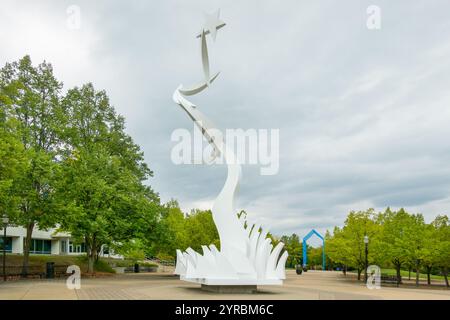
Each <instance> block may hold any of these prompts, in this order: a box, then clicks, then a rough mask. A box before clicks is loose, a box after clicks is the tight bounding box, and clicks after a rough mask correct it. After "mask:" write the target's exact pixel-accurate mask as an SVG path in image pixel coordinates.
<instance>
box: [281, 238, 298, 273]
mask: <svg viewBox="0 0 450 320" xmlns="http://www.w3.org/2000/svg"><path fill="white" fill-rule="evenodd" d="M280 241H281V242H283V243H284V250H286V251H287V252H288V254H289V256H288V258H287V260H286V267H288V268H294V267H295V265H297V264H302V244H301V242H300V237H299V236H298V235H297V234H295V233H293V234H292V235H290V236H282V237H281V239H280Z"/></svg>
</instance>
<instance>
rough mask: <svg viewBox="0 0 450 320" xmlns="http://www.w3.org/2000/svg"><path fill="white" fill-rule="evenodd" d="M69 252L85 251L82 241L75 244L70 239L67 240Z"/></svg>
mask: <svg viewBox="0 0 450 320" xmlns="http://www.w3.org/2000/svg"><path fill="white" fill-rule="evenodd" d="M69 252H70V253H74V252H75V253H82V252H86V245H85V244H84V243H80V244H75V243H73V242H72V241H69Z"/></svg>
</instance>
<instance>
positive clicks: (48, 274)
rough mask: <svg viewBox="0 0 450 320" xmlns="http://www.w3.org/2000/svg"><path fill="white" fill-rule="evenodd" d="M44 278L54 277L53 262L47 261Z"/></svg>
mask: <svg viewBox="0 0 450 320" xmlns="http://www.w3.org/2000/svg"><path fill="white" fill-rule="evenodd" d="M46 269H47V270H46V273H45V274H46V278H47V279H53V278H54V277H55V263H54V262H47V268H46Z"/></svg>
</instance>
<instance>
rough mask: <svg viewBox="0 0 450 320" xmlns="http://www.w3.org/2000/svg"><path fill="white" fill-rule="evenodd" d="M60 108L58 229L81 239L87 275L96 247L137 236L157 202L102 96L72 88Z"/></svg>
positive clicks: (138, 156)
mask: <svg viewBox="0 0 450 320" xmlns="http://www.w3.org/2000/svg"><path fill="white" fill-rule="evenodd" d="M63 106H64V109H65V111H66V113H67V114H68V115H69V116H68V117H67V123H66V124H65V130H64V132H63V137H64V143H65V146H66V148H65V150H64V154H63V157H62V163H63V165H62V174H61V177H60V179H59V181H60V185H59V188H58V190H59V192H60V194H61V195H62V196H63V197H64V199H65V201H66V202H67V203H69V204H70V205H69V207H70V210H67V212H66V216H65V219H64V220H63V221H61V228H62V229H64V230H67V231H70V232H71V234H72V235H73V236H74V237H77V238H80V239H83V240H84V242H85V244H86V249H87V256H88V272H94V262H95V260H96V259H97V257H98V254H99V252H100V250H101V246H102V245H104V244H106V245H113V244H117V243H125V242H126V241H131V240H133V239H135V238H136V236H137V235H142V233H143V230H144V229H143V228H142V222H145V221H147V222H148V221H154V220H155V215H157V214H158V211H157V210H154V209H155V207H157V203H159V199H158V197H157V195H156V194H154V192H153V191H152V190H151V189H150V188H148V187H146V186H144V185H143V181H145V180H146V179H147V178H148V177H150V176H151V175H152V172H151V171H150V169H149V168H148V167H147V165H146V164H145V162H144V160H143V153H142V152H141V151H140V148H139V146H138V145H136V144H135V143H134V142H133V140H132V139H131V137H130V136H128V135H127V134H126V133H125V131H124V129H125V123H124V118H123V117H122V116H119V115H117V114H116V113H115V111H114V108H113V107H112V106H111V105H110V104H109V99H108V97H107V95H106V93H105V92H104V91H96V90H95V89H94V87H93V86H92V84H87V85H83V86H82V87H81V88H74V89H71V90H69V91H68V93H67V95H66V97H65V98H64V99H63ZM67 186H70V187H67Z"/></svg>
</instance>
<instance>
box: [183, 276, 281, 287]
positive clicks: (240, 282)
mask: <svg viewBox="0 0 450 320" xmlns="http://www.w3.org/2000/svg"><path fill="white" fill-rule="evenodd" d="M180 280H183V281H187V282H193V283H199V284H201V285H206V286H255V287H256V286H273V285H275V286H276V285H282V284H283V280H281V279H217V278H186V277H185V276H180Z"/></svg>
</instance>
